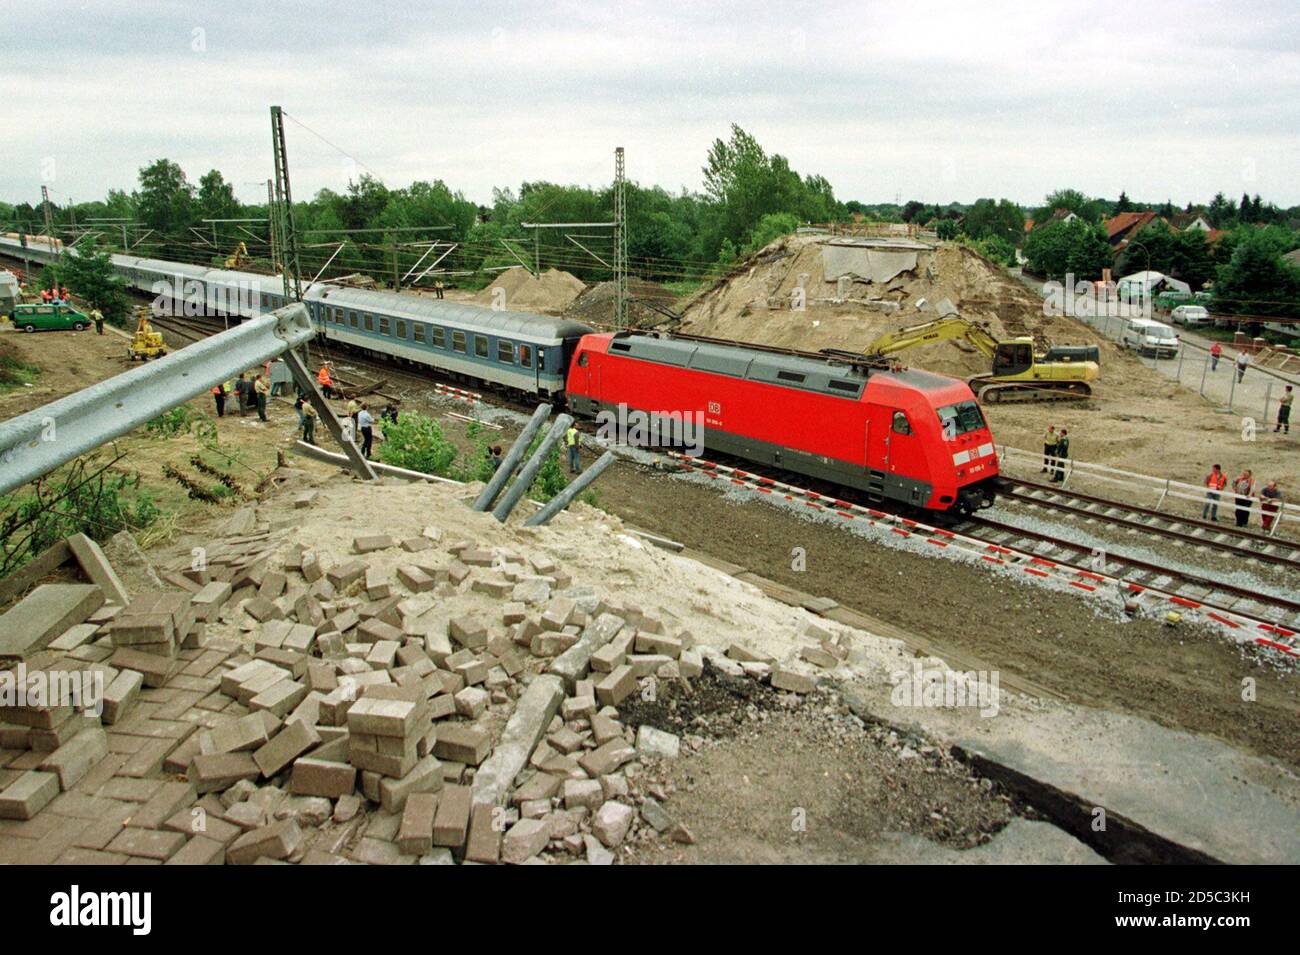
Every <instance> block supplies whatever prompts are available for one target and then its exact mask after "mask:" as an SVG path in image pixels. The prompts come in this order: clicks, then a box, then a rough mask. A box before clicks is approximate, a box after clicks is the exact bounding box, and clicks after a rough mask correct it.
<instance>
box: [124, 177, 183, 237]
mask: <svg viewBox="0 0 1300 955" xmlns="http://www.w3.org/2000/svg"><path fill="white" fill-rule="evenodd" d="M135 205H136V218H137V220H138V221H139V222H140V224H141V225H143V226H145V227H147V228H150V229H153V230H155V231H157V232H159V233H161V234H162V235H164V236H178V235H180V234H182V233H184V232H185V231H186V230H187V229H188V228H189V227H190V226H191V225H192V224H193V223H194V219H195V215H194V214H195V200H194V187H193V186H192V185H190V183H189V180H187V179H186V178H185V170H183V169H181V167H180V166H178V165H177V164H176V163H174V162H172V161H171V160H170V159H159V160H158V161H157V162H155V163H153V164H152V165H149V166H145V167H144V168H143V169H141V170H140V190H139V192H138V193H137V194H136V202H135Z"/></svg>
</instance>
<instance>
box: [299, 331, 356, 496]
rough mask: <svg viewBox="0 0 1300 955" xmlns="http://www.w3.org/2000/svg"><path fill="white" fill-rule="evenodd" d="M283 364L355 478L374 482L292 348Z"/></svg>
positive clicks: (353, 445) (303, 363)
mask: <svg viewBox="0 0 1300 955" xmlns="http://www.w3.org/2000/svg"><path fill="white" fill-rule="evenodd" d="M283 358H284V363H285V364H286V365H288V366H289V371H290V372H291V373H292V374H293V380H294V382H296V383H297V385H298V387H299V389H301V391H302V393H303V394H304V395H306V397H307V400H308V401H310V402H311V406H312V407H313V408H315V409H316V417H318V418H320V420H321V423H322V424H324V425H325V427H326V428H327V429H328V430H329V433H330V434H331V435H332V436H333V438H334V440H335V441H337V442H338V443H339V447H341V448H342V449H343V453H344V454H346V455H347V456H348V463H349V464H351V465H352V470H354V471H356V472H357V476H358V477H360V478H363V479H364V480H367V481H373V480H375V478H376V477H378V475H376V474H375V469H374V468H372V467H371V466H370V462H369V461H367V460H366V456H365V455H364V454H362V453H361V449H360V448H358V447H357V445H356V442H355V441H345V440H344V439H343V425H342V424H341V423H340V422H339V419H338V416H337V415H336V414H334V409H333V408H331V407H330V404H329V402H328V401H326V400H325V396H324V395H323V394H321V390H320V388H319V387H317V385H316V379H315V378H314V377H313V376H312V373H311V371H310V370H309V369H308V368H307V364H306V362H304V361H303V360H302V356H301V355H299V354H298V353H297V352H296V351H294V350H293V349H292V348H291V349H289V350H288V351H286V352H285V353H284V355H283Z"/></svg>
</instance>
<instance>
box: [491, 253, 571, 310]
mask: <svg viewBox="0 0 1300 955" xmlns="http://www.w3.org/2000/svg"><path fill="white" fill-rule="evenodd" d="M586 287H587V286H586V285H585V284H584V283H583V281H582V279H580V278H578V277H577V276H576V275H574V274H572V273H571V272H564V271H561V270H560V269H547V270H546V271H545V272H542V273H541V274H540V275H536V276H534V275H533V274H532V273H531V272H529V271H528V270H527V269H525V268H523V267H522V266H518V265H516V266H515V267H514V268H510V269H506V270H505V271H504V272H502V273H501V274H500V275H498V276H497V279H496V281H495V282H493V283H492V284H491V285H489V286H488V287H487V288H485V289H483V291H481V292H479V293H478V294H477V295H475V296H474V301H475V302H477V303H478V304H479V305H494V304H496V303H497V302H500V303H501V304H503V305H504V306H505V307H506V308H507V309H508V310H510V311H512V312H546V313H548V314H551V315H558V314H560V313H561V312H563V311H564V310H565V309H566V308H567V307H568V306H569V304H570V303H571V302H572V301H573V300H574V299H575V298H577V297H578V296H579V295H581V294H582V293H583V290H585V289H586Z"/></svg>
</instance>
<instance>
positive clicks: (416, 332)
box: [411, 325, 424, 342]
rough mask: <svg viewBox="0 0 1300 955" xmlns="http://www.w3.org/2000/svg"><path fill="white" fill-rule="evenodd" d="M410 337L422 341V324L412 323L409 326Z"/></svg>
mask: <svg viewBox="0 0 1300 955" xmlns="http://www.w3.org/2000/svg"><path fill="white" fill-rule="evenodd" d="M411 337H412V338H413V339H414V340H415V341H417V342H423V341H424V326H423V325H412V326H411Z"/></svg>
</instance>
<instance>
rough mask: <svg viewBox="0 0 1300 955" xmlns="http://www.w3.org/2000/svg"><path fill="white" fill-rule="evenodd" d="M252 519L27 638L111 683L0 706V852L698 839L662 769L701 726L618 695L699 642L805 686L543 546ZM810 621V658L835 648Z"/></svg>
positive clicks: (455, 856)
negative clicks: (344, 545)
mask: <svg viewBox="0 0 1300 955" xmlns="http://www.w3.org/2000/svg"><path fill="white" fill-rule="evenodd" d="M238 517H239V520H236V521H234V522H233V523H231V524H228V525H227V528H226V530H227V536H226V537H224V538H221V539H219V540H218V541H216V542H215V543H214V544H213V545H212V546H210V547H206V548H202V549H200V550H198V551H196V552H195V553H194V554H193V555H191V560H190V561H189V562H188V563H187V564H185V565H184V566H177V567H174V568H172V569H171V570H169V571H166V572H164V573H163V575H162V577H163V579H164V580H166V581H167V582H168V583H169V584H171V585H173V586H175V587H176V588H177V589H176V590H166V591H154V590H151V591H148V592H142V593H138V594H137V595H136V596H134V597H133V598H130V599H129V602H127V603H126V604H125V605H124V606H123V605H120V604H105V605H102V606H96V607H95V609H93V611H91V612H89V615H88V616H86V617H85V618H84V619H83V620H79V621H78V622H77V623H76V624H75V625H73V626H71V627H69V628H67V629H66V630H64V631H63V632H62V633H60V635H59V636H58V637H57V639H53V640H52V641H50V642H49V643H48V645H47V646H45V647H43V648H40V649H38V650H36V652H35V653H34V654H33V655H32V656H31V657H30V658H29V659H28V660H26V661H25V664H24V665H25V666H28V667H29V669H30V670H33V671H35V672H42V668H43V669H44V670H45V671H49V672H56V671H57V672H60V673H65V674H66V673H69V672H71V673H82V674H85V675H88V676H91V677H94V678H95V679H97V680H101V681H102V686H103V688H104V690H103V706H102V708H101V709H100V711H99V712H95V709H96V708H93V707H91V706H90V705H89V704H87V705H85V706H82V707H80V708H78V707H76V706H71V705H67V706H47V705H44V704H42V703H41V702H40V701H37V700H31V701H28V702H27V705H24V706H15V707H11V708H7V709H6V710H5V713H4V720H5V721H6V722H4V723H3V724H0V756H2V757H3V758H0V767H3V768H0V834H2V835H5V836H9V835H13V836H19V837H22V836H25V837H26V838H4V839H0V862H76V863H134V864H139V863H159V862H165V863H167V864H186V863H204V864H219V863H223V862H224V863H234V864H241V863H254V862H260V863H270V862H292V863H299V862H301V863H331V864H334V863H346V862H360V863H377V864H413V863H417V862H418V863H423V864H451V863H455V862H473V863H496V862H507V863H515V864H519V863H538V862H574V861H584V862H587V863H593V864H608V863H611V862H613V861H615V859H617V858H618V856H619V854H620V853H622V852H629V851H631V847H632V846H633V845H634V844H635V843H637V842H638V841H641V842H644V841H645V840H648V839H662V840H669V841H675V842H679V843H690V842H692V841H693V840H694V837H693V835H692V834H691V832H690V830H689V829H688V828H687V827H686V826H684V825H682V824H681V823H680V822H678V821H677V820H675V819H674V818H673V817H672V815H671V814H670V811H669V809H668V808H667V807H666V806H665V805H664V798H666V794H665V793H664V792H663V791H662V790H661V789H659V788H657V787H656V786H655V785H654V783H653V781H652V773H650V772H648V770H652V769H653V768H654V767H655V766H656V765H657V764H659V763H660V761H664V760H672V759H675V758H677V757H678V756H679V755H680V754H682V753H683V752H689V751H692V749H693V748H694V747H697V746H698V745H701V743H700V741H699V739H698V738H692V737H689V736H688V737H685V738H683V737H680V736H678V735H675V734H673V733H669V732H666V731H664V730H662V729H659V728H656V727H654V726H650V725H645V724H643V725H640V726H633V725H630V724H629V723H628V722H626V721H625V720H624V719H622V718H621V717H620V710H619V707H620V705H623V706H627V705H629V704H633V703H636V702H638V701H640V700H644V699H647V698H650V699H653V697H654V694H655V693H656V692H658V690H659V689H660V688H662V687H663V686H664V685H665V684H666V683H671V684H672V686H673V691H674V693H678V692H684V693H689V692H690V686H691V681H692V680H694V679H695V678H697V677H699V676H700V675H701V674H702V673H703V672H704V669H705V667H706V666H708V667H711V668H713V669H715V670H717V671H718V672H720V673H722V674H725V675H726V676H728V677H730V678H740V677H744V678H746V679H755V680H760V681H764V682H768V683H770V684H771V686H772V687H773V688H775V689H776V690H781V691H786V692H789V693H791V694H807V693H810V692H812V691H813V690H814V688H815V681H814V679H813V678H812V677H810V676H808V675H806V674H805V673H803V672H801V671H800V670H796V669H794V668H792V667H791V666H790V665H788V664H787V665H780V664H778V663H777V661H775V660H773V659H772V658H770V657H767V656H765V655H763V654H761V653H757V652H754V651H752V650H749V649H746V648H745V647H743V646H742V645H740V644H733V645H732V646H731V647H729V648H728V649H727V651H726V652H725V653H723V652H721V651H719V650H718V649H716V648H714V647H711V646H704V645H697V644H696V641H695V639H694V637H693V636H692V634H691V633H690V632H689V631H686V630H675V632H668V628H667V627H666V626H665V625H664V623H663V622H662V621H661V620H660V619H658V618H656V617H655V616H653V615H651V614H648V613H646V612H645V611H643V610H642V609H641V608H639V607H638V606H636V605H635V604H633V603H630V602H628V601H627V600H624V599H622V598H621V597H614V596H611V595H609V594H602V593H598V592H597V591H596V590H595V589H594V588H592V587H589V586H584V585H580V584H575V582H574V580H573V578H572V576H571V575H570V573H569V572H568V571H567V570H566V569H565V568H563V567H561V566H560V565H559V564H558V563H557V562H556V561H555V560H554V559H552V558H551V557H549V556H547V555H546V554H544V553H541V552H540V549H539V552H537V553H524V552H523V550H524V549H526V548H524V547H522V546H521V547H513V548H512V547H505V546H497V547H489V546H487V545H481V544H479V543H477V542H475V541H473V540H460V541H456V542H452V543H450V544H446V543H445V542H444V541H443V539H442V537H443V535H442V532H441V531H440V530H439V529H438V528H436V527H426V528H425V529H424V531H423V533H422V534H420V535H419V536H415V537H410V538H405V539H400V540H399V539H395V538H394V537H391V536H388V535H381V534H371V535H365V536H359V537H356V538H354V539H353V540H352V541H351V547H350V552H349V553H347V554H344V555H341V556H336V555H333V554H330V553H326V552H323V551H321V552H318V551H317V550H314V549H312V548H310V547H308V546H305V545H304V544H302V543H296V542H292V541H290V540H288V537H291V536H292V534H293V529H292V528H290V529H287V530H286V529H281V530H278V531H274V532H273V531H271V530H270V529H269V528H267V527H258V526H255V525H254V523H253V520H252V512H251V511H250V512H247V513H245V514H242V515H238ZM380 558H382V559H380ZM805 636H808V637H810V638H812V639H813V641H814V642H815V644H816V645H814V646H810V647H807V648H805V650H804V651H803V658H804V660H805V662H809V663H812V664H814V665H815V666H819V667H825V668H834V666H836V665H837V664H838V663H839V661H841V660H843V659H844V658H845V656H846V655H847V646H844V645H841V643H840V641H839V640H837V639H836V638H835V637H834V636H833V635H832V634H830V633H829V632H825V633H818V632H816V628H813V629H812V630H810V631H809V632H808V633H807V634H805ZM819 638H820V639H819Z"/></svg>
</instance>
